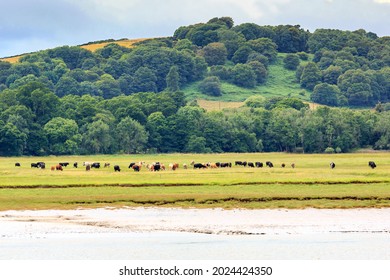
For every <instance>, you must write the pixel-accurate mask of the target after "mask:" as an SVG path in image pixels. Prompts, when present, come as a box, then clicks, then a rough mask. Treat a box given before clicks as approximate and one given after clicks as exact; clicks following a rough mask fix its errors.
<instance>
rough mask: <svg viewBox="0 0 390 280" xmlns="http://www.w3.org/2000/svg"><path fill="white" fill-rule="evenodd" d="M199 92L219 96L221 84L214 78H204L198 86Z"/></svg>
mask: <svg viewBox="0 0 390 280" xmlns="http://www.w3.org/2000/svg"><path fill="white" fill-rule="evenodd" d="M199 90H200V91H201V92H202V93H203V94H207V95H211V96H220V95H222V92H221V82H220V80H219V78H218V77H216V76H209V77H206V78H205V79H204V80H203V81H202V82H201V83H200V84H199Z"/></svg>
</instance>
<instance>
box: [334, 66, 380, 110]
mask: <svg viewBox="0 0 390 280" xmlns="http://www.w3.org/2000/svg"><path fill="white" fill-rule="evenodd" d="M337 85H338V87H339V88H340V90H341V92H342V93H343V94H344V95H345V96H346V98H347V99H348V102H349V104H350V105H357V106H359V105H368V104H373V100H372V96H373V95H372V89H371V86H370V78H369V76H368V75H367V74H366V73H365V72H364V71H362V70H349V71H347V72H345V73H344V74H342V75H341V76H340V77H339V79H338V81H337Z"/></svg>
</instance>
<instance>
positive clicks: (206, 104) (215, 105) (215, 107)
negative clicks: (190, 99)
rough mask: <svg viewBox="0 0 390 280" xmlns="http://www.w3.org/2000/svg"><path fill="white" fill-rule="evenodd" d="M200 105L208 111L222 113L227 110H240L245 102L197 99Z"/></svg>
mask: <svg viewBox="0 0 390 280" xmlns="http://www.w3.org/2000/svg"><path fill="white" fill-rule="evenodd" d="M197 102H198V105H199V106H200V107H201V108H203V109H205V110H206V111H220V110H222V109H225V108H239V107H241V106H243V105H244V102H225V101H211V100H205V99H197Z"/></svg>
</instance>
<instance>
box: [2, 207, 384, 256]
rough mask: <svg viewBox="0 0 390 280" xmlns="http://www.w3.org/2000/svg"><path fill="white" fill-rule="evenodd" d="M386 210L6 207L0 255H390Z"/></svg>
mask: <svg viewBox="0 0 390 280" xmlns="http://www.w3.org/2000/svg"><path fill="white" fill-rule="evenodd" d="M389 213H390V212H389V210H388V209H385V210H348V211H342V210H341V211H339V210H333V211H332V210H330V211H328V210H325V211H322V210H296V211H290V210H289V211H284V212H283V211H270V210H264V211H257V212H256V211H241V210H240V211H220V210H218V211H217V210H205V211H203V210H177V209H136V210H134V209H132V210H115V211H112V210H102V209H100V210H82V211H72V212H70V211H54V212H53V211H52V212H48V211H46V212H42V211H25V212H19V211H14V212H9V211H8V212H6V213H5V212H3V213H0V214H2V215H0V260H11V259H18V260H122V259H137V260H216V259H218V260H228V259H230V260H234V259H242V260H245V259H246V260H250V259H264V260H292V259H294V260H317V259H320V260H343V259H348V260H390V234H389V228H390V227H389V219H387V218H388V217H389ZM356 214H358V215H356ZM221 229H223V230H222V231H221ZM240 230H243V231H242V232H241V231H240ZM199 232H200V233H199ZM204 232H206V233H210V234H206V233H204ZM243 233H244V234H243Z"/></svg>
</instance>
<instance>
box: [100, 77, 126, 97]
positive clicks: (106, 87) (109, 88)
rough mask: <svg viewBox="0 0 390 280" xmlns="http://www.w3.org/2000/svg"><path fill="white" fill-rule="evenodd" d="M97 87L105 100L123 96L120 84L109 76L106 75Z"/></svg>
mask: <svg viewBox="0 0 390 280" xmlns="http://www.w3.org/2000/svg"><path fill="white" fill-rule="evenodd" d="M95 85H96V87H97V88H98V89H99V91H100V92H101V93H102V97H103V98H104V99H110V98H113V97H116V96H119V95H121V94H122V92H121V90H120V86H119V82H118V81H117V80H115V79H114V78H113V77H112V76H111V75H109V74H104V75H103V76H102V77H101V78H100V80H99V81H97V82H96V83H95Z"/></svg>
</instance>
